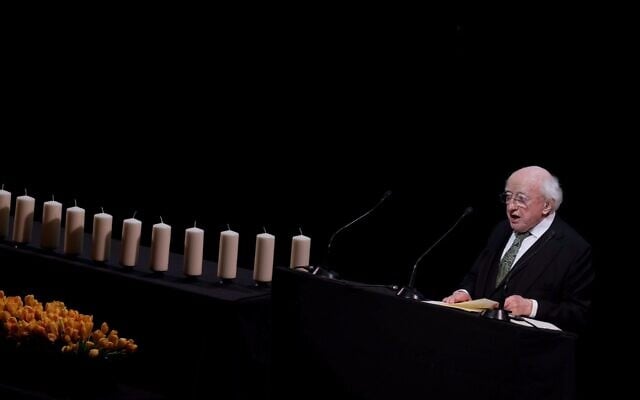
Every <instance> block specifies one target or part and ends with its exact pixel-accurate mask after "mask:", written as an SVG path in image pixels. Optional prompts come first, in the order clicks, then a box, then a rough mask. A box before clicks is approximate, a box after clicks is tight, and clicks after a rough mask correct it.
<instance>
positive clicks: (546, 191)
mask: <svg viewBox="0 0 640 400" xmlns="http://www.w3.org/2000/svg"><path fill="white" fill-rule="evenodd" d="M540 189H541V190H542V194H543V195H544V197H546V198H547V199H553V211H557V210H558V208H560V204H562V188H560V181H558V178H557V177H555V176H553V175H551V174H549V176H548V177H547V178H544V179H543V181H542V185H541V188H540Z"/></svg>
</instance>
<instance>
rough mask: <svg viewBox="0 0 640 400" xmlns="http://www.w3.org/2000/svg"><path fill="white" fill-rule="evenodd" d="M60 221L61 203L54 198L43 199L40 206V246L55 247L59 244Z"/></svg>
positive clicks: (52, 248) (44, 247)
mask: <svg viewBox="0 0 640 400" xmlns="http://www.w3.org/2000/svg"><path fill="white" fill-rule="evenodd" d="M61 222H62V203H59V202H57V201H55V200H49V201H45V202H44V205H43V207H42V236H41V237H40V247H42V248H43V249H51V250H54V249H57V248H58V245H59V244H60V224H61Z"/></svg>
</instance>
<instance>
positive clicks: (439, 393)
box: [272, 268, 576, 399]
mask: <svg viewBox="0 0 640 400" xmlns="http://www.w3.org/2000/svg"><path fill="white" fill-rule="evenodd" d="M272 301H273V312H274V320H273V328H274V351H273V355H274V361H275V362H274V364H275V365H276V366H277V368H278V370H277V371H276V373H275V374H274V393H275V394H276V395H277V394H278V393H285V392H286V391H287V390H289V388H292V387H294V386H296V385H297V386H296V387H308V390H306V391H305V393H304V394H302V393H301V394H300V395H301V396H304V397H305V398H309V397H312V398H325V399H326V398H327V397H328V396H331V398H339V397H341V396H343V395H344V396H346V397H347V398H363V399H402V398H424V399H427V398H428V399H441V398H490V399H571V398H574V397H575V360H574V357H575V342H576V337H575V336H574V335H572V334H568V333H564V332H558V331H549V330H543V329H538V328H532V327H523V326H520V325H515V324H510V323H505V322H502V321H495V320H490V319H485V318H481V317H480V316H479V315H478V314H473V313H468V312H466V311H461V310H456V309H449V308H445V307H440V306H436V305H431V304H426V303H421V302H417V301H413V300H408V299H404V298H400V297H398V296H396V295H395V292H394V291H391V290H388V289H385V288H370V287H362V285H358V284H357V283H350V282H345V281H340V280H328V279H323V278H321V277H317V276H312V275H310V274H306V273H304V272H298V271H293V270H290V269H285V268H277V269H276V271H275V275H274V283H273V287H272ZM294 382H296V383H294ZM454 396H455V397H454ZM458 396H459V397H458Z"/></svg>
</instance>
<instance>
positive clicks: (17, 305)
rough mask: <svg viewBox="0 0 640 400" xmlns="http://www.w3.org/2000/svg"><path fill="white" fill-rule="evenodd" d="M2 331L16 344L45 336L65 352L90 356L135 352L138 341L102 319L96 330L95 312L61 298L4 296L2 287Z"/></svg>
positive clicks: (0, 331) (0, 330)
mask: <svg viewBox="0 0 640 400" xmlns="http://www.w3.org/2000/svg"><path fill="white" fill-rule="evenodd" d="M0 333H4V335H5V336H6V337H7V338H8V339H9V340H13V341H14V342H15V343H16V344H17V345H21V344H22V343H23V342H26V341H28V340H33V339H44V340H45V341H48V342H50V343H51V344H52V345H58V346H61V348H60V350H61V351H62V352H63V353H77V354H84V353H86V354H87V355H88V357H90V358H98V357H103V358H110V357H114V356H122V355H126V354H128V353H133V352H135V351H136V350H137V349H138V345H137V344H136V343H135V342H134V341H133V340H132V339H126V338H123V337H119V335H118V331H116V330H115V329H111V330H109V325H107V323H106V322H103V323H102V325H101V326H100V329H96V330H93V316H92V315H85V314H81V313H79V312H78V311H76V310H73V309H69V308H67V307H66V306H65V305H64V303H63V302H61V301H52V302H49V303H46V304H45V305H43V304H42V303H40V302H39V301H38V300H36V298H35V297H34V296H33V295H27V296H25V297H24V301H23V300H22V298H21V297H20V296H9V297H7V296H5V294H4V291H2V290H0Z"/></svg>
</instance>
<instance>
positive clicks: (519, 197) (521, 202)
mask: <svg viewBox="0 0 640 400" xmlns="http://www.w3.org/2000/svg"><path fill="white" fill-rule="evenodd" d="M511 200H513V201H514V202H515V203H516V206H518V207H521V208H527V205H528V204H529V201H530V199H529V198H528V197H527V196H526V195H525V194H524V193H511V192H504V193H500V201H501V202H502V203H504V204H509V202H510V201H511Z"/></svg>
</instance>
